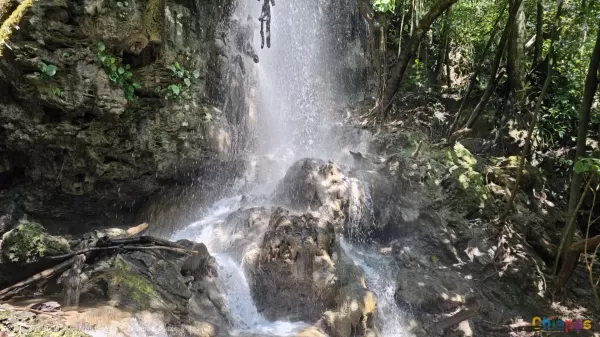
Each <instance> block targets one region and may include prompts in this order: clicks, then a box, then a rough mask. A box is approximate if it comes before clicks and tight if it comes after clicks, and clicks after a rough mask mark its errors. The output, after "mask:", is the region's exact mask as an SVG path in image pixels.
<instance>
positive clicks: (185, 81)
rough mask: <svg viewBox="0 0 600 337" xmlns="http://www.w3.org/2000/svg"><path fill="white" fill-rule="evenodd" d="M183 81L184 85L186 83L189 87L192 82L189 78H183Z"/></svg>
mask: <svg viewBox="0 0 600 337" xmlns="http://www.w3.org/2000/svg"><path fill="white" fill-rule="evenodd" d="M183 83H185V85H187V86H188V87H189V86H190V85H192V82H191V81H190V79H189V78H186V79H184V80H183Z"/></svg>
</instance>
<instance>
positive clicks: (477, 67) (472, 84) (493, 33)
mask: <svg viewBox="0 0 600 337" xmlns="http://www.w3.org/2000/svg"><path fill="white" fill-rule="evenodd" d="M507 6H508V2H506V3H505V4H504V7H502V10H501V11H500V14H499V15H498V18H496V22H494V26H493V28H492V30H491V35H490V38H489V39H488V42H487V43H486V45H485V48H484V49H483V53H481V57H480V58H479V60H478V62H477V63H475V71H474V72H473V75H472V76H471V79H470V80H469V87H468V88H467V92H466V93H465V96H464V97H463V99H462V102H461V103H460V107H459V108H458V112H457V113H456V115H455V116H454V120H453V121H452V124H451V125H450V128H449V130H448V134H447V136H448V137H450V135H452V133H453V132H454V129H455V128H456V125H457V123H458V121H459V119H460V116H461V114H462V111H463V108H464V107H465V102H466V101H467V100H468V99H469V95H470V94H471V92H472V91H473V88H474V87H475V81H476V80H477V76H479V73H480V72H481V70H482V67H481V64H482V63H483V61H484V60H485V57H486V54H487V52H488V50H489V49H490V47H491V46H492V43H493V42H494V39H495V38H496V32H497V30H496V29H497V28H498V24H499V23H500V19H502V17H503V16H504V11H505V10H506V7H507Z"/></svg>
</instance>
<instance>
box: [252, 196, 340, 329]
mask: <svg viewBox="0 0 600 337" xmlns="http://www.w3.org/2000/svg"><path fill="white" fill-rule="evenodd" d="M333 241H334V230H333V225H332V224H331V223H319V219H317V218H315V217H313V216H311V215H303V216H297V215H291V214H290V212H289V211H288V210H285V209H283V208H278V209H276V210H275V211H274V212H273V214H272V215H271V218H270V221H269V227H268V229H267V232H266V233H265V236H264V241H263V243H262V246H261V251H260V260H259V261H258V263H257V264H256V265H254V266H252V269H251V270H250V275H251V280H252V292H253V297H254V300H255V301H256V306H257V308H258V310H259V312H261V313H262V314H263V315H264V316H265V317H266V318H268V319H289V320H308V321H316V320H317V319H318V318H319V317H320V315H321V313H323V312H324V311H325V308H326V307H329V306H331V305H333V303H331V302H332V300H333V297H332V295H333V293H334V290H335V274H334V263H333V262H332V261H331V254H332V253H333V251H334V248H335V247H334V246H333Z"/></svg>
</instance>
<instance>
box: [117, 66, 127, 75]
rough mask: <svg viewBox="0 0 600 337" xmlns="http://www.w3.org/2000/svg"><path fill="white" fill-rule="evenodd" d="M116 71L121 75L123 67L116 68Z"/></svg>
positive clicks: (123, 70)
mask: <svg viewBox="0 0 600 337" xmlns="http://www.w3.org/2000/svg"><path fill="white" fill-rule="evenodd" d="M117 72H118V73H119V75H123V73H124V72H125V69H124V68H123V67H119V69H117Z"/></svg>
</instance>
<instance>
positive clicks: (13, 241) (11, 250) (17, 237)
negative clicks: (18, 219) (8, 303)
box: [0, 222, 71, 288]
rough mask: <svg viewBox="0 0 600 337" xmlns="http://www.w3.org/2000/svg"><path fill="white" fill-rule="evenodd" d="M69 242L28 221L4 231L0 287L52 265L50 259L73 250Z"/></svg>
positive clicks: (1, 244)
mask: <svg viewBox="0 0 600 337" xmlns="http://www.w3.org/2000/svg"><path fill="white" fill-rule="evenodd" d="M70 252H71V249H70V245H69V241H67V240H66V239H65V238H63V237H60V236H53V235H49V234H48V233H47V232H46V229H45V228H44V227H42V225H40V224H38V223H35V222H25V223H22V224H20V225H18V226H17V227H16V228H14V229H12V230H10V231H8V232H6V233H4V235H3V236H2V238H1V240H0V288H4V287H6V286H9V285H12V284H14V283H17V282H19V281H22V280H23V279H25V278H27V277H29V276H31V275H33V274H36V273H38V272H41V271H42V270H44V269H46V268H50V267H52V266H53V265H55V264H56V262H55V261H53V260H51V259H48V258H49V257H52V256H57V255H63V254H67V253H70Z"/></svg>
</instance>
